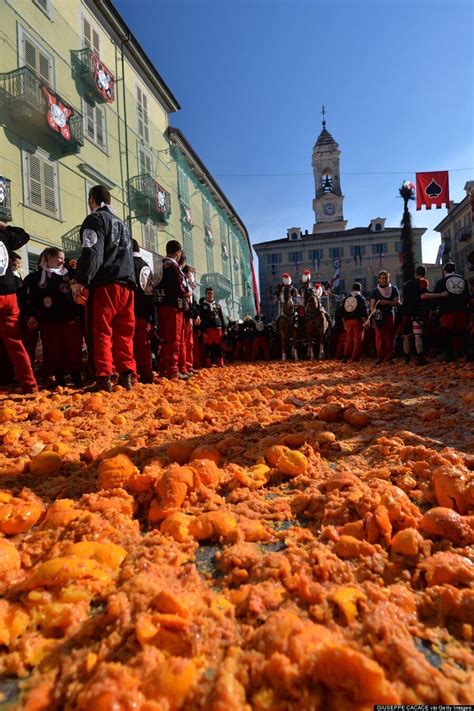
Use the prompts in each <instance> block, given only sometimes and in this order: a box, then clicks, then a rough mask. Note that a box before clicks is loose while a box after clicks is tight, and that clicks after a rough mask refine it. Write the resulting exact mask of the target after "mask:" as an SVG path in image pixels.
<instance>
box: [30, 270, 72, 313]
mask: <svg viewBox="0 0 474 711" xmlns="http://www.w3.org/2000/svg"><path fill="white" fill-rule="evenodd" d="M42 274H43V270H42V269H40V270H38V271H36V272H33V273H32V274H29V275H28V278H27V279H25V282H24V294H23V299H24V308H25V316H26V317H27V318H29V317H30V316H33V317H34V318H35V319H36V320H37V321H39V322H40V323H42V322H46V323H56V322H58V321H69V320H75V319H78V318H80V307H79V306H78V305H77V304H76V303H75V301H74V299H73V298H72V292H71V286H70V283H69V282H70V275H69V273H68V274H64V275H63V276H61V275H59V274H51V275H50V276H47V277H46V279H45V280H44V282H43V284H42V285H41V284H40V282H41V277H42ZM23 299H22V301H23Z"/></svg>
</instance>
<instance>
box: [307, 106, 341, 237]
mask: <svg viewBox="0 0 474 711" xmlns="http://www.w3.org/2000/svg"><path fill="white" fill-rule="evenodd" d="M321 113H322V114H323V130H322V131H321V133H320V134H319V136H318V140H317V141H316V143H315V145H314V148H313V155H312V159H311V164H312V166H313V173H314V187H315V197H314V200H313V210H314V215H315V223H314V225H313V234H321V233H322V232H339V231H342V230H345V229H346V225H347V220H344V214H343V204H344V195H343V194H342V193H341V180H340V155H341V151H340V150H339V146H338V144H337V143H336V141H335V140H334V138H333V137H332V136H331V134H330V133H329V131H328V130H327V129H326V121H325V118H324V117H325V114H326V111H325V109H324V106H323V110H322V112H321Z"/></svg>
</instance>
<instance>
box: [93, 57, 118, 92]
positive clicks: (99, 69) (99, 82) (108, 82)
mask: <svg viewBox="0 0 474 711" xmlns="http://www.w3.org/2000/svg"><path fill="white" fill-rule="evenodd" d="M93 62H94V82H95V86H96V89H97V91H98V93H99V94H100V95H101V96H102V98H103V99H105V101H107V102H108V103H109V104H111V103H112V102H113V100H114V77H113V75H112V74H111V73H110V72H109V70H108V69H107V67H106V66H105V64H104V63H103V62H101V61H100V59H99V57H98V56H97V55H96V54H94V56H93Z"/></svg>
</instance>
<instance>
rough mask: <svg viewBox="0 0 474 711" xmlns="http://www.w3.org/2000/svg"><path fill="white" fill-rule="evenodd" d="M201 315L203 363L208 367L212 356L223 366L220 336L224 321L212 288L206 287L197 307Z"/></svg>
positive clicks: (223, 328)
mask: <svg viewBox="0 0 474 711" xmlns="http://www.w3.org/2000/svg"><path fill="white" fill-rule="evenodd" d="M199 314H200V316H201V331H202V338H203V343H204V365H205V366H206V367H207V368H209V367H210V366H211V364H212V356H214V358H215V360H216V363H217V365H219V366H223V365H224V359H223V357H222V337H223V334H224V332H225V322H224V317H223V315H222V309H221V307H220V306H219V304H218V303H217V302H216V301H215V300H214V289H212V288H211V287H208V288H207V289H206V297H205V299H204V301H202V303H201V305H200V307H199Z"/></svg>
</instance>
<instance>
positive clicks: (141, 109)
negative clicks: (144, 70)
mask: <svg viewBox="0 0 474 711" xmlns="http://www.w3.org/2000/svg"><path fill="white" fill-rule="evenodd" d="M137 129H138V134H139V135H140V136H141V137H142V138H143V140H144V141H146V142H147V143H149V142H150V129H149V123H148V98H147V95H146V94H145V92H144V91H142V90H141V89H140V87H139V86H137Z"/></svg>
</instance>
